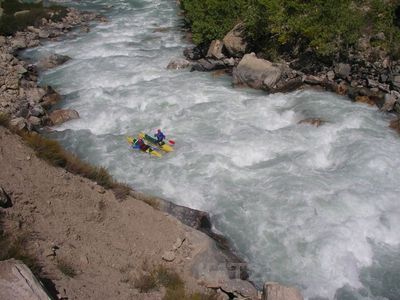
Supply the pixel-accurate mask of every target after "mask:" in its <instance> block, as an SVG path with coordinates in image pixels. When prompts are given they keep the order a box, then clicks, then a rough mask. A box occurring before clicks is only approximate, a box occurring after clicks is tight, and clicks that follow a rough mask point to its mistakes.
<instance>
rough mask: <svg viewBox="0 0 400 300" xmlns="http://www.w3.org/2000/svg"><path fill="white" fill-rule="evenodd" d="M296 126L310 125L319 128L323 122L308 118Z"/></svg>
mask: <svg viewBox="0 0 400 300" xmlns="http://www.w3.org/2000/svg"><path fill="white" fill-rule="evenodd" d="M297 124H310V125H313V126H315V127H319V126H321V125H323V124H325V121H323V120H321V119H318V118H308V119H304V120H301V121H300V122H298V123H297Z"/></svg>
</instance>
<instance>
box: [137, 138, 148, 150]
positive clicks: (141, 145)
mask: <svg viewBox="0 0 400 300" xmlns="http://www.w3.org/2000/svg"><path fill="white" fill-rule="evenodd" d="M133 146H134V147H135V148H139V149H140V150H142V151H144V152H146V151H147V149H149V148H150V146H149V145H146V143H145V142H144V141H143V139H138V140H137V141H136V143H135V144H134V145H133Z"/></svg>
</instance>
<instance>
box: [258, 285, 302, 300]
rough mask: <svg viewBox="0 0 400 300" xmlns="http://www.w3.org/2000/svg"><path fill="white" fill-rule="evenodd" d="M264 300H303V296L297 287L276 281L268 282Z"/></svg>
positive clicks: (265, 287)
mask: <svg viewBox="0 0 400 300" xmlns="http://www.w3.org/2000/svg"><path fill="white" fill-rule="evenodd" d="M262 300H303V296H302V295H301V293H300V291H299V290H298V289H296V288H293V287H286V286H283V285H280V284H279V283H276V282H266V283H265V284H264V288H263V296H262Z"/></svg>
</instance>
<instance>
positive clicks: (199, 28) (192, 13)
mask: <svg viewBox="0 0 400 300" xmlns="http://www.w3.org/2000/svg"><path fill="white" fill-rule="evenodd" d="M181 5H182V8H183V9H184V10H185V11H186V13H187V15H186V17H187V21H188V23H189V25H190V26H191V27H192V32H193V41H194V42H195V43H196V44H201V43H208V42H211V41H212V40H213V39H221V38H223V37H224V35H225V34H226V33H227V32H228V31H229V30H230V29H232V27H233V26H234V25H235V24H236V23H237V22H238V21H239V20H241V19H242V13H243V12H245V9H244V8H245V5H246V0H204V1H198V0H182V1H181Z"/></svg>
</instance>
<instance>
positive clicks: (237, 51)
mask: <svg viewBox="0 0 400 300" xmlns="http://www.w3.org/2000/svg"><path fill="white" fill-rule="evenodd" d="M244 29H245V27H244V24H243V23H239V24H237V25H236V26H235V27H234V28H233V29H232V30H231V31H229V32H228V33H227V34H226V36H225V37H224V39H223V43H224V45H225V48H226V50H227V51H228V52H229V54H230V55H231V56H233V57H242V56H243V55H244V54H245V53H246V48H247V43H246V41H245V40H244V38H243V36H244V34H243V33H244Z"/></svg>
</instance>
